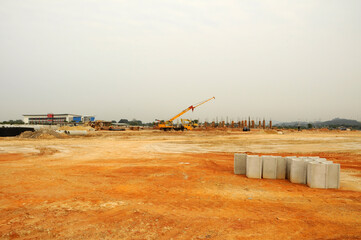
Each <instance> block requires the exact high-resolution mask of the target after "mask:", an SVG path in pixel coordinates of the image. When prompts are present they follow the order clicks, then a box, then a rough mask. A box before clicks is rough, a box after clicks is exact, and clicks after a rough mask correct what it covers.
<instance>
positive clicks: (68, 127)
mask: <svg viewBox="0 0 361 240" xmlns="http://www.w3.org/2000/svg"><path fill="white" fill-rule="evenodd" d="M59 130H87V131H94V128H92V127H90V126H62V127H60V128H59Z"/></svg>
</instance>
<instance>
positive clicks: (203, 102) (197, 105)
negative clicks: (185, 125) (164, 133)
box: [168, 97, 216, 122]
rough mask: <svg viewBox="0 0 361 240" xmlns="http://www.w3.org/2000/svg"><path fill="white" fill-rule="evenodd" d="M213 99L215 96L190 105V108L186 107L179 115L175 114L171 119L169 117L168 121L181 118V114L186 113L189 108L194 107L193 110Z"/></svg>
mask: <svg viewBox="0 0 361 240" xmlns="http://www.w3.org/2000/svg"><path fill="white" fill-rule="evenodd" d="M212 99H216V98H215V97H212V98H210V99H207V100H204V101H202V102H200V103H197V104H196V105H194V106H193V105H191V106H189V107H188V108H186V109H184V110H183V111H182V112H180V113H178V114H177V115H175V116H174V117H172V118H171V119H169V120H168V121H169V122H173V121H174V120H175V119H177V118H179V117H180V116H182V115H183V114H185V113H186V112H188V111H189V110H191V109H192V111H193V110H194V109H195V108H196V107H199V106H200V105H202V104H205V103H206V102H209V101H211V100H212Z"/></svg>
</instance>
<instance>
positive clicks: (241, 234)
mask: <svg viewBox="0 0 361 240" xmlns="http://www.w3.org/2000/svg"><path fill="white" fill-rule="evenodd" d="M234 152H247V153H252V154H272V155H282V156H286V155H297V156H321V157H326V158H328V159H329V160H332V161H334V162H337V163H341V168H342V170H341V188H340V189H339V190H322V189H311V188H309V187H307V186H305V185H300V184H292V183H290V182H288V181H286V180H266V179H248V178H246V177H245V176H239V175H237V176H236V175H234V174H233V154H234ZM0 238H1V239H361V132H338V131H331V132H329V131H324V132H323V131H303V132H287V131H286V132H284V134H282V135H281V134H277V132H273V131H271V132H267V131H266V132H264V131H255V132H251V133H243V132H237V131H199V132H198V131H193V132H184V133H178V132H171V133H164V132H157V131H140V132H128V131H127V132H116V133H114V132H95V133H92V136H89V137H72V138H66V139H20V138H0Z"/></svg>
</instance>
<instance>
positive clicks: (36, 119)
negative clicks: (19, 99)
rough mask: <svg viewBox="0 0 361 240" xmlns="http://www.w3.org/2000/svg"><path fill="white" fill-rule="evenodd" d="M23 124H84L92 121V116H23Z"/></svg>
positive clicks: (66, 114)
mask: <svg viewBox="0 0 361 240" xmlns="http://www.w3.org/2000/svg"><path fill="white" fill-rule="evenodd" d="M23 116H24V123H26V124H58V123H65V122H77V123H79V122H84V121H94V119H95V118H94V116H82V115H79V114H69V113H64V114H53V113H48V114H24V115H23Z"/></svg>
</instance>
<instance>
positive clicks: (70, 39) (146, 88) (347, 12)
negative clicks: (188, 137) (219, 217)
mask: <svg viewBox="0 0 361 240" xmlns="http://www.w3.org/2000/svg"><path fill="white" fill-rule="evenodd" d="M0 81H1V84H0V88H1V92H0V93H1V94H0V120H8V119H21V118H22V116H21V115H22V114H25V113H27V114H31V113H50V112H52V113H78V114H95V115H96V118H97V119H104V120H113V119H114V120H119V119H120V118H128V119H133V118H136V119H140V120H142V121H144V122H148V121H153V120H154V119H156V118H157V119H169V118H170V117H172V116H173V115H175V114H177V113H178V112H180V111H181V110H183V109H184V108H186V107H188V106H189V105H191V104H194V103H197V102H199V101H201V100H204V99H207V98H210V97H213V96H215V97H216V100H215V101H212V102H210V103H207V104H205V105H203V106H202V107H199V108H198V109H196V110H195V111H194V112H193V113H188V114H187V115H185V117H188V118H193V119H197V118H200V119H201V120H208V121H211V120H214V119H215V118H216V117H218V119H219V120H221V119H222V118H223V119H224V120H226V118H227V117H228V118H229V120H235V121H237V120H240V119H243V118H245V117H248V116H251V117H254V118H266V119H273V120H278V121H294V120H295V121H297V120H309V121H313V120H328V119H331V118H334V117H344V118H352V119H357V120H361V1H360V0H355V1H352V0H343V1H342V0H338V1H334V0H324V1H318V0H304V1H291V0H290V1H275V0H273V1H267V0H262V1H256V0H249V1H247V0H239V1H216V0H208V1H197V0H196V1H194V0H192V1H191V0H190V1H180V0H174V1H158V0H152V1H148V0H144V1H138V0H129V1H120V0H119V1H117V0H101V1H100V0H98V1H95V0H89V1H81V0H61V1H56V0H52V1H48V0H42V1H41V0H39V1H35V0H24V1H18V0H1V1H0Z"/></svg>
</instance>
